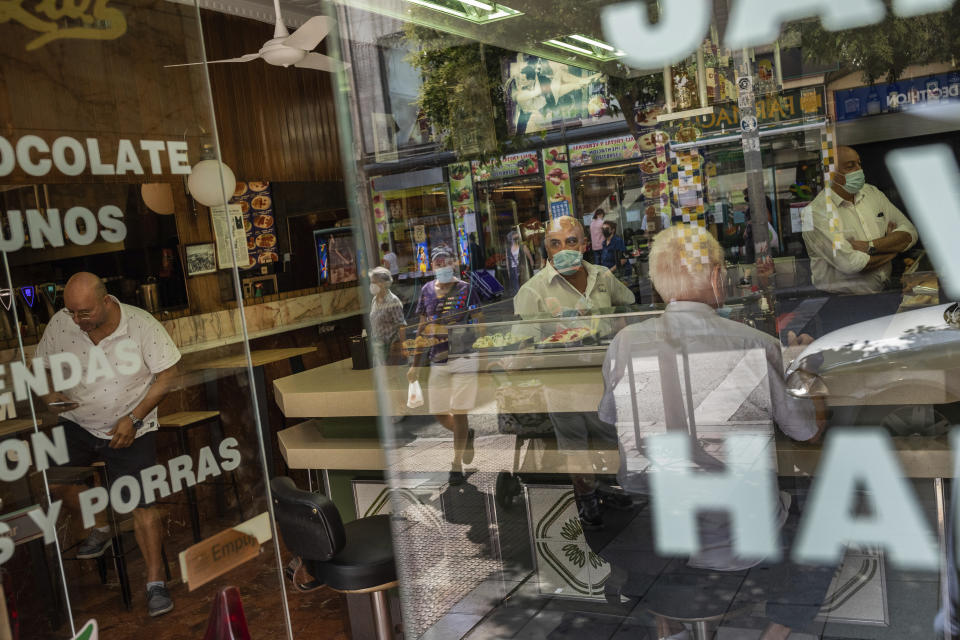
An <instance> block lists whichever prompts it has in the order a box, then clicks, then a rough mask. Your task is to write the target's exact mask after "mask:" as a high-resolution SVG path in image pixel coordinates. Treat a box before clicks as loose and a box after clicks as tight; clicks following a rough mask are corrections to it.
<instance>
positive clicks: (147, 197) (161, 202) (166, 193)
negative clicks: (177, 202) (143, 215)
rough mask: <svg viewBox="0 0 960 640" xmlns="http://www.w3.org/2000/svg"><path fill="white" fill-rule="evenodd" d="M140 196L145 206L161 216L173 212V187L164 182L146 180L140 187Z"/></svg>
mask: <svg viewBox="0 0 960 640" xmlns="http://www.w3.org/2000/svg"><path fill="white" fill-rule="evenodd" d="M140 197H142V198H143V203H144V204H145V205H147V208H148V209H150V211H153V212H154V213H157V214H160V215H162V216H169V215H172V214H173V211H174V206H173V189H171V188H170V184H169V183H166V182H148V183H146V184H144V185H143V186H141V187H140Z"/></svg>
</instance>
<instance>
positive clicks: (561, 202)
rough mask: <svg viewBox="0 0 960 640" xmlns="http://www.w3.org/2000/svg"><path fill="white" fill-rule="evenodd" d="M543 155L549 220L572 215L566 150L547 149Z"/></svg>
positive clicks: (558, 148) (563, 148) (562, 147)
mask: <svg viewBox="0 0 960 640" xmlns="http://www.w3.org/2000/svg"><path fill="white" fill-rule="evenodd" d="M542 153H543V172H544V174H545V175H544V177H545V178H546V181H545V182H544V185H545V190H546V196H547V207H549V209H550V218H551V219H554V218H559V217H561V216H570V215H574V213H573V200H572V199H571V197H570V194H571V187H570V165H569V164H568V158H567V148H566V147H565V146H561V147H548V148H546V149H544V150H543V151H542Z"/></svg>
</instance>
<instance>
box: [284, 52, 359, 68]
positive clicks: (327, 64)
mask: <svg viewBox="0 0 960 640" xmlns="http://www.w3.org/2000/svg"><path fill="white" fill-rule="evenodd" d="M293 66H295V67H300V68H301V69H316V70H317V71H331V72H332V71H338V70H340V69H346V68H348V67H349V66H350V65H345V64H343V63H342V62H340V61H339V60H335V59H333V58H331V57H330V56H325V55H323V54H322V53H308V54H307V57H306V58H304V59H303V60H301V61H300V62H298V63H297V64H295V65H293Z"/></svg>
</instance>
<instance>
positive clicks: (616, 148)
mask: <svg viewBox="0 0 960 640" xmlns="http://www.w3.org/2000/svg"><path fill="white" fill-rule="evenodd" d="M656 142H657V141H656V140H646V139H644V140H642V142H641V140H637V139H636V138H634V137H633V136H632V135H630V134H627V135H624V136H616V137H613V138H607V139H605V140H593V141H591V142H578V143H577V144H572V145H570V156H569V157H570V166H571V167H585V166H588V165H592V164H603V163H605V162H614V161H617V160H634V159H636V158H639V157H641V156H642V155H643V154H644V152H647V153H653V152H656V149H657V147H656Z"/></svg>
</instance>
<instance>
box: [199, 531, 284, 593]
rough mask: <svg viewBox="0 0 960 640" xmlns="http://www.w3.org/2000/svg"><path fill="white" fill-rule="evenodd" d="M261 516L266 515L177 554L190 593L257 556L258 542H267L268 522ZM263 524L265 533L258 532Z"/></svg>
mask: <svg viewBox="0 0 960 640" xmlns="http://www.w3.org/2000/svg"><path fill="white" fill-rule="evenodd" d="M263 516H266V513H263V514H260V515H259V516H257V517H255V518H253V519H251V520H248V521H246V522H243V523H241V524H240V525H238V526H236V527H233V528H231V529H226V530H224V531H221V532H220V533H218V534H216V535H213V536H210V537H209V538H207V539H206V540H202V541H200V542H198V543H197V544H195V545H193V546H191V547H188V548H186V549H185V550H184V551H182V552H181V553H180V566H181V569H182V574H183V575H184V579H185V580H186V582H187V585H188V586H189V587H190V591H193V590H194V589H196V588H197V587H200V586H201V585H204V584H206V583H208V582H210V581H211V580H213V579H215V578H218V577H220V576H222V575H223V574H225V573H227V572H228V571H230V570H231V569H234V568H236V567H239V566H240V565H241V564H243V563H244V562H246V561H247V560H252V559H253V558H256V557H257V556H258V555H259V554H260V545H261V543H262V542H265V541H266V540H269V539H270V535H269V533H268V531H269V521H268V520H266V518H264V517H263ZM264 523H266V524H267V531H266V532H261V531H258V529H263V524H264Z"/></svg>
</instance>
